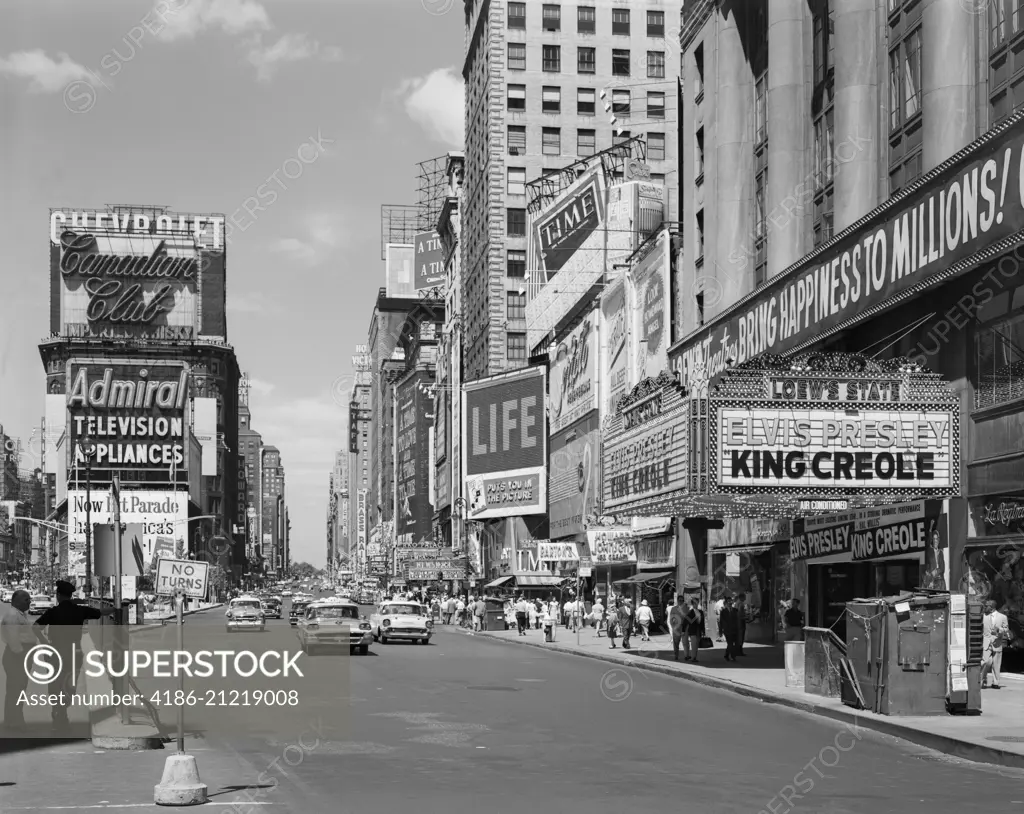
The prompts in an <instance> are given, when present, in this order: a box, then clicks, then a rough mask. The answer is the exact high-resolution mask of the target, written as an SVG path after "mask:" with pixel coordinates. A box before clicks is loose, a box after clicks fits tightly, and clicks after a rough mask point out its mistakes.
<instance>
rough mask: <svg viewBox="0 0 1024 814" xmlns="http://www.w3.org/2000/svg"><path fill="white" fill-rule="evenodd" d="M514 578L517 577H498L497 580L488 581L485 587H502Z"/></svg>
mask: <svg viewBox="0 0 1024 814" xmlns="http://www.w3.org/2000/svg"><path fill="white" fill-rule="evenodd" d="M512 579H515V577H498V578H497V579H496V580H493V581H491V582H488V583H487V584H486V585H484V588H500V587H501V586H502V585H504V584H505V583H507V582H508V581H509V580H512Z"/></svg>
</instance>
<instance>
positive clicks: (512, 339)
mask: <svg viewBox="0 0 1024 814" xmlns="http://www.w3.org/2000/svg"><path fill="white" fill-rule="evenodd" d="M505 343H506V344H505V348H506V350H507V353H508V360H509V361H510V362H525V361H526V334H517V333H508V334H505Z"/></svg>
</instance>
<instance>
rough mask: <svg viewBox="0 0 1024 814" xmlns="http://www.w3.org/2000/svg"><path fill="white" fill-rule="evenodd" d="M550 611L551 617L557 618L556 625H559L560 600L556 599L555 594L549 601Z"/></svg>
mask: <svg viewBox="0 0 1024 814" xmlns="http://www.w3.org/2000/svg"><path fill="white" fill-rule="evenodd" d="M548 612H549V613H550V614H551V618H552V619H554V620H555V626H556V627H557V626H558V600H557V599H555V597H554V595H552V596H551V599H550V600H549V601H548Z"/></svg>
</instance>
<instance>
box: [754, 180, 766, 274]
mask: <svg viewBox="0 0 1024 814" xmlns="http://www.w3.org/2000/svg"><path fill="white" fill-rule="evenodd" d="M754 184H755V186H754V287H755V288H756V287H757V286H759V285H761V283H763V282H764V281H765V280H766V279H767V278H768V206H767V205H768V168H767V167H765V168H764V169H763V170H762V171H761V172H759V173H758V174H757V175H756V176H755V178H754Z"/></svg>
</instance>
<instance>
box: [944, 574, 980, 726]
mask: <svg viewBox="0 0 1024 814" xmlns="http://www.w3.org/2000/svg"><path fill="white" fill-rule="evenodd" d="M983 642H984V617H983V615H982V606H981V602H979V601H978V600H977V599H975V598H973V597H968V596H967V595H966V594H961V593H951V594H950V595H949V671H948V676H947V680H946V707H947V709H948V710H949V711H950V712H952V713H960V714H975V715H976V714H978V713H980V712H981V662H982V659H983V658H984V645H983Z"/></svg>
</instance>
